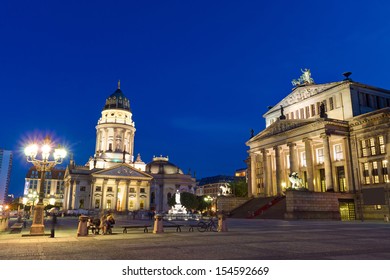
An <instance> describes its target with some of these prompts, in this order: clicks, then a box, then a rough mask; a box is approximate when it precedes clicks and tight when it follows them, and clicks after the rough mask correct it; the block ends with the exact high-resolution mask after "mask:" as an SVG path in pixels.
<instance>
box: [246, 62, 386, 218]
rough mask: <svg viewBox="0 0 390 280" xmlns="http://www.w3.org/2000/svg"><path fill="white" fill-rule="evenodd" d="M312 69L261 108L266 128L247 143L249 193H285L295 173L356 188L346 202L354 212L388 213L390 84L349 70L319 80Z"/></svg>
mask: <svg viewBox="0 0 390 280" xmlns="http://www.w3.org/2000/svg"><path fill="white" fill-rule="evenodd" d="M307 71H308V70H306V71H304V72H303V73H304V74H303V75H302V77H301V80H300V81H294V82H295V84H294V85H295V88H294V89H293V90H292V92H291V93H290V94H288V95H287V96H286V97H285V98H284V99H283V100H281V101H280V102H279V103H278V104H276V105H275V106H274V107H272V108H271V109H269V110H268V111H267V112H266V113H265V114H264V115H263V117H264V118H265V122H266V128H265V129H264V130H263V131H261V132H260V133H258V134H257V135H253V137H251V139H250V140H249V141H247V142H246V144H247V146H248V147H249V151H248V152H249V161H248V173H249V174H248V181H249V182H248V191H249V194H250V195H252V196H254V197H271V196H280V195H284V194H285V189H286V188H287V189H288V188H291V186H292V182H293V178H292V176H291V175H292V174H294V172H295V174H297V176H296V178H297V179H298V181H297V182H299V185H300V187H301V188H306V189H307V190H308V191H309V192H316V193H321V192H322V193H325V192H332V193H343V194H351V195H350V196H347V199H346V203H347V204H348V205H349V206H350V210H351V209H352V208H354V209H355V210H354V211H355V214H356V216H362V215H364V216H365V217H366V218H378V217H382V218H383V215H384V214H389V188H390V186H389V175H388V174H389V164H388V162H389V150H390V129H389V128H390V126H389V116H390V109H389V106H390V91H389V90H384V89H381V88H377V87H372V86H368V85H365V84H361V83H357V82H354V81H352V80H351V79H350V78H349V75H350V73H346V74H347V75H346V79H344V80H343V81H339V82H332V83H326V84H315V83H314V81H313V79H311V77H310V72H307ZM305 75H306V76H305ZM307 77H309V78H310V79H308V78H307Z"/></svg>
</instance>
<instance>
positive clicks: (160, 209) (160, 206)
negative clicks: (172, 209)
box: [156, 184, 165, 211]
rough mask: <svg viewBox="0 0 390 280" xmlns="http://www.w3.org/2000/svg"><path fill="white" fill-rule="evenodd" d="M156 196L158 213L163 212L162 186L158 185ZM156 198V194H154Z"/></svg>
mask: <svg viewBox="0 0 390 280" xmlns="http://www.w3.org/2000/svg"><path fill="white" fill-rule="evenodd" d="M158 196H159V201H158V208H159V211H164V199H165V197H164V184H160V185H158ZM156 197H157V194H156Z"/></svg>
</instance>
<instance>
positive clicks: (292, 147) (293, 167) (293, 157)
mask: <svg viewBox="0 0 390 280" xmlns="http://www.w3.org/2000/svg"><path fill="white" fill-rule="evenodd" d="M287 146H288V148H289V154H290V174H291V173H293V172H298V168H297V167H298V165H297V153H296V146H297V144H296V143H291V142H289V143H287Z"/></svg>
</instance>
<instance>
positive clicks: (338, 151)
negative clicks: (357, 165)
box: [334, 144, 344, 160]
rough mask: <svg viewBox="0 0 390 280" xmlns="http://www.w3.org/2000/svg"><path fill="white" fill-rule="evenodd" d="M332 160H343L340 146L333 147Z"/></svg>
mask: <svg viewBox="0 0 390 280" xmlns="http://www.w3.org/2000/svg"><path fill="white" fill-rule="evenodd" d="M334 159H335V160H342V159H344V155H343V149H342V146H341V144H336V145H334Z"/></svg>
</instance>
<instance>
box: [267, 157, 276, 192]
mask: <svg viewBox="0 0 390 280" xmlns="http://www.w3.org/2000/svg"><path fill="white" fill-rule="evenodd" d="M267 180H268V186H269V187H268V189H269V191H270V193H269V194H270V196H274V195H276V193H275V190H274V179H273V177H272V156H271V155H268V156H267Z"/></svg>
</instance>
